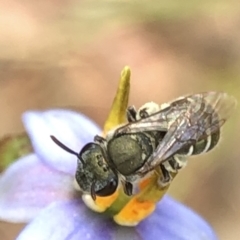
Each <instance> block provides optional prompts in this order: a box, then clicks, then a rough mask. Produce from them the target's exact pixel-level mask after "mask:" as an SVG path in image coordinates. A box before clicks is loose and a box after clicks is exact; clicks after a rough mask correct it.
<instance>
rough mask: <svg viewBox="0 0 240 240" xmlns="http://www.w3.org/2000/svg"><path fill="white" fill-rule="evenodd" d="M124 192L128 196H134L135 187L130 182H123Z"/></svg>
mask: <svg viewBox="0 0 240 240" xmlns="http://www.w3.org/2000/svg"><path fill="white" fill-rule="evenodd" d="M122 186H123V191H124V193H125V194H126V195H127V196H132V195H133V185H132V183H130V182H126V181H122Z"/></svg>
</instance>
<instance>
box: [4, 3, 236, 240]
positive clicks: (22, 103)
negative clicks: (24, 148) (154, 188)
mask: <svg viewBox="0 0 240 240" xmlns="http://www.w3.org/2000/svg"><path fill="white" fill-rule="evenodd" d="M239 63H240V3H239V1H237V0H228V1H225V0H210V1H206V0H203V1H190V0H182V1H178V2H177V1H171V0H162V1H146V0H142V1H124V0H123V1H120V0H119V1H118V0H116V1H113V0H112V1H104V0H88V1H83V0H78V1H76V0H67V1H66V0H62V1H57V0H42V1H30V0H21V1H20V0H0V111H1V118H0V119H1V120H0V136H1V137H3V136H4V135H6V134H9V133H19V132H22V131H23V126H22V123H21V114H22V113H23V112H24V111H26V110H29V109H47V108H53V107H77V108H78V109H79V110H81V111H82V112H83V113H85V114H87V115H88V116H90V117H91V118H93V119H94V120H95V121H96V122H97V123H99V124H100V125H102V124H103V122H104V119H105V118H106V116H107V113H108V110H109V108H110V106H111V101H112V99H113V96H114V94H115V91H116V87H117V84H118V80H119V75H120V72H121V70H122V68H123V67H124V66H125V65H129V66H130V67H131V70H132V83H131V97H130V104H134V105H136V106H137V107H139V106H141V104H144V103H145V102H148V101H155V102H158V103H163V102H165V101H169V100H171V99H173V98H176V97H178V96H180V95H183V94H187V93H194V92H200V91H210V90H219V91H226V92H228V93H229V94H231V95H234V96H235V97H236V98H237V99H238V100H240V67H239ZM239 121H240V111H239V109H236V111H235V112H234V114H233V115H232V118H231V119H230V120H229V122H228V123H227V124H226V126H225V127H224V129H223V137H222V141H221V143H220V144H219V146H218V147H217V148H216V150H215V151H212V152H211V153H209V154H206V155H202V156H199V157H195V158H193V159H191V161H189V165H188V167H187V168H186V169H184V170H183V171H182V172H181V173H180V174H179V175H178V176H177V178H176V179H175V181H174V182H173V184H172V186H171V188H170V190H169V194H171V195H172V196H174V197H175V198H177V199H179V200H180V201H182V202H183V203H185V204H186V205H188V206H190V207H191V208H193V209H194V210H195V211H197V212H198V213H200V214H201V215H202V216H203V217H204V218H206V219H207V221H208V222H209V223H210V224H211V225H212V226H213V227H214V229H215V231H216V232H217V234H218V236H219V238H220V239H222V240H223V239H224V240H225V239H228V240H238V239H239V235H240V228H239V224H240V148H239V142H240V124H239ZM21 228H22V225H10V224H6V223H3V222H2V223H0V239H1V240H11V239H15V237H16V235H17V233H18V232H19V231H20V229H21Z"/></svg>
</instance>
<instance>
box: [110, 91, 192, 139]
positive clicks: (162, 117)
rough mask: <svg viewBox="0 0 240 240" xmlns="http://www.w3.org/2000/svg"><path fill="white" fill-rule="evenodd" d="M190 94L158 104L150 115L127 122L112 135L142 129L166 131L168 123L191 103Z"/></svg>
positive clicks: (140, 130)
mask: <svg viewBox="0 0 240 240" xmlns="http://www.w3.org/2000/svg"><path fill="white" fill-rule="evenodd" d="M191 96H195V95H188V96H185V97H180V98H178V99H175V100H174V101H171V102H169V103H164V104H162V105H160V111H157V112H156V113H154V114H151V115H150V116H148V117H146V118H143V119H140V120H138V121H135V122H133V123H128V124H125V125H123V126H122V127H120V128H118V129H117V130H116V131H115V134H114V135H117V134H119V133H129V132H131V133H135V132H142V131H146V130H148V131H155V130H156V131H167V130H168V128H169V126H170V124H171V123H172V121H173V120H174V119H176V118H177V117H178V116H179V115H180V114H181V113H183V112H186V111H187V110H188V108H189V106H191V104H192V101H193V100H192V98H191Z"/></svg>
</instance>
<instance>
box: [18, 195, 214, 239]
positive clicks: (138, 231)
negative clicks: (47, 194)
mask: <svg viewBox="0 0 240 240" xmlns="http://www.w3.org/2000/svg"><path fill="white" fill-rule="evenodd" d="M32 239H34V240H49V239H51V240H66V239H67V240H79V239H94V240H110V239H111V240H113V239H114V240H115V239H118V240H120V239H123V240H125V239H131V240H145V239H146V240H156V239H162V240H163V239H166V240H216V239H217V238H216V236H215V234H214V232H213V231H212V229H211V228H210V227H209V225H208V224H207V223H206V222H205V221H204V220H203V219H201V218H200V217H199V216H198V215H196V214H195V213H194V212H192V211H191V210H190V209H188V208H186V207H185V206H183V205H182V204H180V203H178V202H176V201H174V200H173V199H171V198H170V197H165V198H164V199H163V200H162V201H161V203H159V205H158V208H157V210H156V211H155V212H154V213H153V215H152V216H150V217H149V218H148V219H146V220H145V221H143V222H142V223H141V224H140V225H139V226H137V227H135V228H128V227H120V226H118V225H116V224H115V223H113V222H112V221H111V219H107V218H106V217H104V216H103V215H100V214H96V213H93V212H91V211H90V210H88V209H87V208H86V207H85V206H84V205H83V204H81V202H80V201H76V200H75V201H68V202H57V203H53V204H51V205H50V206H49V207H48V208H46V209H45V210H44V211H42V212H41V213H40V215H39V216H38V217H37V218H36V219H35V220H34V221H33V222H31V223H30V224H29V225H28V226H27V227H26V228H25V229H24V230H23V232H22V233H21V234H20V236H19V237H18V238H17V240H32Z"/></svg>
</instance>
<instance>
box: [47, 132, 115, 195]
mask: <svg viewBox="0 0 240 240" xmlns="http://www.w3.org/2000/svg"><path fill="white" fill-rule="evenodd" d="M51 138H52V140H53V141H54V142H55V143H56V144H57V145H58V146H59V147H61V148H62V149H64V150H65V151H67V152H69V153H71V154H73V155H75V156H77V158H78V164H77V170H76V174H75V177H76V181H77V183H78V185H79V187H80V189H81V190H82V191H83V192H84V193H89V194H91V196H92V198H93V200H95V199H96V196H101V197H106V196H110V195H112V194H113V193H114V192H115V191H116V190H117V187H118V175H117V173H116V172H115V171H113V170H112V169H111V168H110V167H109V165H108V164H107V162H106V160H105V158H104V155H103V150H102V148H101V146H100V145H98V144H96V143H88V144H86V145H85V146H84V147H83V148H82V150H81V151H80V153H79V154H78V153H76V152H74V151H73V150H71V149H69V148H68V147H67V146H65V145H64V144H63V143H61V142H60V141H59V140H57V139H56V138H55V137H53V136H51Z"/></svg>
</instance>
